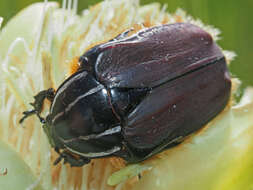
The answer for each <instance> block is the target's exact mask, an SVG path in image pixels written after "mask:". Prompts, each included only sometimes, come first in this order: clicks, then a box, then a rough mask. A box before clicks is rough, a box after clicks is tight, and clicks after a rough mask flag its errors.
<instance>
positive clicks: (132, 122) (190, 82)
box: [48, 23, 231, 162]
mask: <svg viewBox="0 0 253 190" xmlns="http://www.w3.org/2000/svg"><path fill="white" fill-rule="evenodd" d="M127 33H128V32H125V33H123V34H121V35H119V36H117V37H116V38H115V39H113V40H111V41H109V42H107V43H104V44H100V45H98V46H95V47H94V48H92V49H90V50H88V51H87V52H86V53H84V55H82V56H81V57H80V63H81V66H80V69H79V71H78V72H77V73H75V74H73V75H72V76H70V77H69V79H67V80H66V81H65V82H64V83H63V84H62V85H61V86H60V87H59V88H58V90H57V92H56V95H55V98H54V100H53V102H52V105H51V110H50V114H49V116H48V118H49V119H48V121H49V126H50V127H51V128H52V136H53V140H54V141H55V144H56V146H57V147H58V148H60V149H61V148H62V149H67V150H68V151H69V152H71V154H77V155H79V156H81V157H85V158H87V159H91V158H97V157H106V156H113V155H116V156H120V157H122V158H124V159H125V160H126V161H128V162H138V161H141V160H143V159H147V158H148V157H150V156H152V155H153V154H155V153H157V152H160V151H162V150H164V149H166V148H168V147H171V146H174V145H176V144H178V143H180V142H181V141H182V140H183V139H184V138H185V137H186V136H188V135H190V134H191V133H193V132H195V131H197V130H198V129H200V128H201V127H203V126H204V125H205V124H206V123H207V122H208V121H210V120H211V119H212V118H214V117H215V116H216V115H217V114H218V113H219V112H221V111H222V110H223V109H224V107H225V106H226V104H227V102H228V100H229V97H230V88H231V81H230V77H229V73H228V70H227V66H226V60H225V58H224V55H223V54H222V52H221V50H220V48H219V47H218V46H217V45H216V43H215V42H214V41H213V40H212V37H211V36H210V35H209V34H208V33H207V32H205V31H203V30H202V29H200V28H199V27H197V26H194V25H192V24H187V23H177V24H168V25H161V26H155V27H152V28H147V29H144V30H141V31H139V32H137V33H136V34H133V35H131V36H128V35H127ZM116 130H118V131H116Z"/></svg>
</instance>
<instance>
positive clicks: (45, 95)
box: [19, 88, 55, 123]
mask: <svg viewBox="0 0 253 190" xmlns="http://www.w3.org/2000/svg"><path fill="white" fill-rule="evenodd" d="M54 94H55V90H54V89H53V88H49V89H48V90H43V91H40V92H39V93H38V94H37V95H35V96H34V99H35V101H34V102H33V103H30V104H31V105H32V106H33V108H34V109H33V110H29V111H25V112H23V115H24V116H23V117H22V118H21V119H20V120H19V123H22V122H23V121H24V120H25V119H26V118H27V117H29V116H31V115H34V114H36V115H37V117H38V118H39V119H40V122H41V123H45V119H44V118H43V117H41V116H40V113H41V111H42V108H43V103H44V100H45V99H48V100H49V101H51V102H52V101H53V99H54Z"/></svg>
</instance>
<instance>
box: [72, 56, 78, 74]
mask: <svg viewBox="0 0 253 190" xmlns="http://www.w3.org/2000/svg"><path fill="white" fill-rule="evenodd" d="M79 67H80V64H79V57H74V58H73V59H72V60H71V61H70V74H74V73H75V72H76V71H77V70H78V69H79Z"/></svg>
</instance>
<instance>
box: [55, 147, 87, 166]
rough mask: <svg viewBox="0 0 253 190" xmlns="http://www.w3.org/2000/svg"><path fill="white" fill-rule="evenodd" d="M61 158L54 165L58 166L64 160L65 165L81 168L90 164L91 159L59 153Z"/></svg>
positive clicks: (64, 152)
mask: <svg viewBox="0 0 253 190" xmlns="http://www.w3.org/2000/svg"><path fill="white" fill-rule="evenodd" d="M57 152H58V153H59V155H60V156H59V157H58V158H57V159H56V160H55V161H54V165H56V164H58V163H59V162H60V161H61V160H62V159H63V160H64V162H63V163H64V164H66V163H69V164H70V166H71V167H81V166H83V165H85V164H88V163H89V162H90V159H88V158H85V157H79V158H76V157H74V156H73V155H71V154H70V153H69V152H67V151H63V152H59V150H58V151H57Z"/></svg>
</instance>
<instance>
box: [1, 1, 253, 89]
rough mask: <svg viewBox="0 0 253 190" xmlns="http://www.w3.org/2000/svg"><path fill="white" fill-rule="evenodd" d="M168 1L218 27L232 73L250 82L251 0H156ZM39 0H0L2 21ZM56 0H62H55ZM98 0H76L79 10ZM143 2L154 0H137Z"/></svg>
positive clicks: (172, 8)
mask: <svg viewBox="0 0 253 190" xmlns="http://www.w3.org/2000/svg"><path fill="white" fill-rule="evenodd" d="M119 1H120V0H119ZM156 1H158V2H161V3H163V4H164V3H166V4H168V11H169V12H173V11H175V10H176V9H177V8H178V7H180V8H183V9H184V10H186V11H187V13H188V14H190V15H192V16H194V17H195V18H200V19H201V20H202V21H203V22H204V23H206V24H210V25H213V26H215V27H218V28H219V29H220V30H221V31H222V34H221V37H222V39H221V40H220V41H219V44H220V46H221V47H222V48H223V49H227V50H233V51H235V52H236V54H237V55H238V56H237V57H236V59H235V61H233V63H232V65H231V66H230V71H231V72H232V74H233V75H234V76H237V77H239V78H240V79H241V80H242V81H243V86H247V85H252V86H253V61H252V58H253V22H252V20H251V19H252V18H253V0H241V1H239V0H156ZM34 2H39V1H38V0H0V16H2V17H4V19H5V20H4V24H6V22H7V21H8V19H10V18H11V17H12V16H14V15H15V14H16V13H17V12H18V11H20V10H21V9H22V8H23V7H26V6H28V5H29V4H31V3H34ZM58 2H61V1H60V0H58ZM97 2H99V0H79V11H81V10H82V9H84V8H87V7H88V6H89V5H93V4H95V3H97ZM140 2H141V3H142V4H147V3H150V2H155V1H153V0H140Z"/></svg>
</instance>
